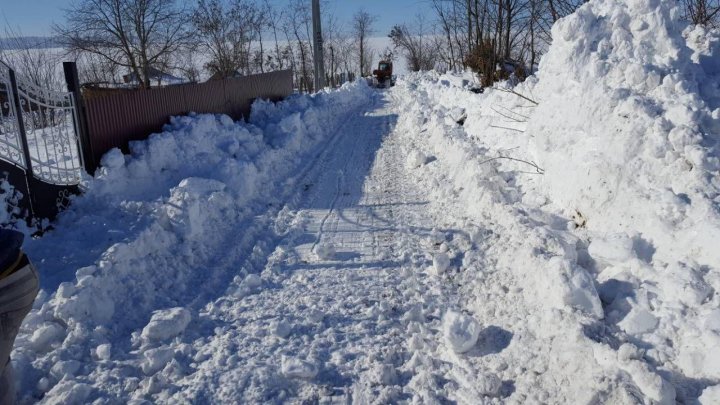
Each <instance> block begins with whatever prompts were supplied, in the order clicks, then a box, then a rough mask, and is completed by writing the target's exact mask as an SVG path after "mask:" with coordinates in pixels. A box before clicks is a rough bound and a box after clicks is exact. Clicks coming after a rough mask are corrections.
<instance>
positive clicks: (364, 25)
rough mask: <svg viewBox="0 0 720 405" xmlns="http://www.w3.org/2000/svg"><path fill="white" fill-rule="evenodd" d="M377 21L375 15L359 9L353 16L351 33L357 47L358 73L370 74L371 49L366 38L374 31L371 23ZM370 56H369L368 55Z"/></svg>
mask: <svg viewBox="0 0 720 405" xmlns="http://www.w3.org/2000/svg"><path fill="white" fill-rule="evenodd" d="M376 22H377V16H374V15H372V14H370V13H368V12H367V11H365V10H363V9H361V10H359V11H358V12H357V13H355V15H354V16H353V34H354V36H355V42H356V43H357V49H358V60H359V68H360V75H362V76H367V75H369V74H370V65H371V64H372V51H371V50H370V46H369V44H368V38H369V37H370V36H371V35H372V34H373V33H374V32H375V31H374V29H373V25H374V24H375V23H376ZM368 56H370V57H368Z"/></svg>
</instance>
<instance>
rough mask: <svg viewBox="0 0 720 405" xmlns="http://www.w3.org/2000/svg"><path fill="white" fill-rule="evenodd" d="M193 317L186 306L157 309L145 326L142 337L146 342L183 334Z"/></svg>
mask: <svg viewBox="0 0 720 405" xmlns="http://www.w3.org/2000/svg"><path fill="white" fill-rule="evenodd" d="M191 319H192V317H191V315H190V311H188V310H187V309H185V308H179V307H178V308H170V309H164V310H159V311H155V312H154V313H153V315H152V317H151V318H150V322H149V323H148V324H147V326H145V328H143V330H142V334H141V337H142V338H143V340H145V341H146V342H159V341H164V340H167V339H170V338H173V337H175V336H178V335H179V334H181V333H182V332H183V331H184V330H185V328H187V326H188V324H190V320H191Z"/></svg>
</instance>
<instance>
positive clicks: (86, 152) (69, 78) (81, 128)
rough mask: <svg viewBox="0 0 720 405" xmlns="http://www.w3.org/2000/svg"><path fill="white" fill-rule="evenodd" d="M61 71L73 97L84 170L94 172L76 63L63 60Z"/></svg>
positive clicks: (92, 155)
mask: <svg viewBox="0 0 720 405" xmlns="http://www.w3.org/2000/svg"><path fill="white" fill-rule="evenodd" d="M63 71H64V72H65V83H67V88H68V91H69V92H71V93H72V94H73V98H74V99H75V106H74V108H75V112H76V114H75V116H76V117H77V120H78V122H76V123H75V127H76V128H77V131H78V137H79V138H80V153H81V154H82V160H83V162H84V166H85V171H86V172H87V173H89V174H90V175H93V174H94V173H95V169H97V162H96V161H95V154H94V153H93V145H92V138H91V136H90V133H89V131H88V124H87V110H86V109H85V103H84V100H83V98H82V93H81V91H80V80H79V79H78V71H77V65H76V64H75V62H63Z"/></svg>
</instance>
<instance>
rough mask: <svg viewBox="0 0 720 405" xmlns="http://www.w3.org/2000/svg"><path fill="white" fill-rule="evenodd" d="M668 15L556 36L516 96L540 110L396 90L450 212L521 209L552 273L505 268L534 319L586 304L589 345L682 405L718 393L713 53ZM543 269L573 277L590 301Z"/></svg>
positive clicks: (603, 1) (414, 79) (670, 10)
mask: <svg viewBox="0 0 720 405" xmlns="http://www.w3.org/2000/svg"><path fill="white" fill-rule="evenodd" d="M675 5H676V3H675V2H672V1H658V0H632V1H614V0H597V1H591V2H589V3H588V4H586V5H584V6H583V7H581V8H580V9H579V10H578V11H577V13H575V14H574V15H571V16H569V17H567V18H565V19H563V20H562V21H560V22H559V23H558V24H557V25H556V26H555V27H554V29H553V44H552V46H551V48H550V50H549V52H548V54H547V55H546V56H545V57H544V59H543V61H542V63H541V65H540V71H539V73H538V76H537V77H531V78H530V79H528V81H526V82H525V83H523V84H521V85H519V86H517V87H516V88H515V91H517V92H518V93H520V94H523V95H525V96H527V97H529V98H531V99H533V100H535V101H537V102H538V105H535V104H533V103H531V102H529V101H527V100H524V99H522V98H520V97H518V96H516V95H513V94H510V93H507V92H502V91H498V90H489V91H487V92H486V93H485V94H483V95H474V94H471V93H469V92H468V91H467V90H466V89H464V88H463V86H464V85H463V80H462V78H458V77H454V76H452V75H448V76H437V75H434V74H426V75H418V76H410V77H409V78H408V80H406V81H404V82H401V83H400V85H399V88H400V89H401V90H407V91H410V92H413V93H414V94H416V95H417V96H416V100H415V101H413V102H411V103H410V104H408V105H406V106H405V107H406V108H409V109H414V110H417V111H418V112H417V116H418V118H417V120H418V122H417V123H416V124H417V125H424V126H425V127H426V128H425V131H427V137H428V139H429V141H430V144H431V145H434V147H433V149H432V150H430V151H423V152H424V153H435V155H436V156H437V157H438V159H439V160H440V161H442V158H443V157H444V158H445V159H451V160H454V161H456V163H454V165H456V169H455V170H452V171H451V174H449V176H448V180H449V182H448V184H449V185H448V186H447V187H449V188H450V189H449V190H448V191H446V193H448V198H460V199H462V200H463V201H466V204H467V206H468V209H469V210H470V212H475V214H476V215H477V214H482V215H484V216H486V217H488V218H494V217H499V215H500V214H499V213H498V212H493V213H492V214H491V213H489V212H487V211H488V207H490V206H491V205H488V204H487V201H489V200H490V201H492V202H493V203H494V204H497V203H499V204H505V205H506V206H510V207H515V209H516V211H515V212H514V214H513V215H514V216H517V218H515V219H514V221H520V222H521V223H522V224H523V225H522V226H521V227H516V229H515V230H516V231H521V232H524V233H525V234H526V235H527V238H528V239H531V238H535V241H536V242H537V243H538V244H539V246H542V245H545V246H544V247H543V248H542V250H541V251H540V252H539V253H541V254H545V255H550V256H552V257H556V258H554V259H552V260H551V261H547V262H545V263H543V262H542V260H541V261H539V262H535V261H533V262H530V261H528V260H527V259H516V260H515V261H513V260H512V259H507V260H506V262H507V263H508V264H509V265H512V266H511V267H513V266H514V268H515V270H513V271H516V272H518V273H521V274H522V273H524V272H528V275H527V276H528V277H531V279H532V280H536V281H537V285H538V286H541V288H540V289H539V290H540V291H539V292H538V294H539V295H540V297H539V298H538V302H539V306H540V308H542V307H547V306H550V307H553V306H554V307H557V308H562V307H563V306H565V307H569V308H575V309H582V308H583V306H579V305H577V303H580V302H585V303H591V302H596V301H595V299H596V298H594V294H593V293H592V292H593V290H594V291H596V294H597V297H599V299H600V302H601V304H602V306H601V312H602V314H601V315H602V318H603V321H602V322H603V325H604V326H603V328H602V329H593V330H595V331H596V332H598V331H599V332H598V333H590V334H589V336H590V337H592V339H594V340H597V341H598V342H601V343H603V344H604V345H605V347H606V348H607V347H608V346H607V345H609V347H610V348H612V350H615V351H617V355H618V358H619V359H628V358H631V359H639V360H641V362H643V363H645V365H643V367H649V370H651V371H652V372H653V373H655V375H656V376H662V378H663V379H664V380H665V381H666V382H669V383H670V384H671V385H672V386H674V387H675V390H676V395H677V399H678V400H680V401H686V402H691V401H693V400H694V399H696V398H698V397H699V396H700V394H701V393H702V392H703V390H706V391H708V392H710V391H709V390H711V388H709V387H711V386H713V385H714V384H717V383H718V382H719V381H720V369H719V368H718V366H717V365H718V364H720V359H719V358H718V357H717V353H720V328H718V316H719V315H720V312H718V310H717V308H718V307H720V296H719V295H718V294H717V291H718V289H720V249H718V248H717V247H718V241H720V213H719V211H720V164H719V162H720V161H719V155H720V153H719V141H720V126H719V125H720V121H718V118H720V109H718V107H720V88H719V86H720V85H719V80H720V79H719V77H720V76H719V74H720V68H719V66H720V39H719V36H718V33H717V32H710V31H706V30H704V29H702V28H699V27H688V26H687V25H686V24H685V23H683V22H681V21H679V19H678V16H679V13H678V10H677V9H676V8H675ZM505 86H506V84H501V85H500V87H505ZM428 109H429V110H431V111H430V112H427V113H424V112H422V111H423V110H428ZM462 116H467V118H466V119H465V120H464V124H463V125H462V128H460V126H459V125H458V124H456V122H457V121H461V120H459V119H458V117H462ZM423 117H424V118H423ZM466 134H467V135H469V136H470V137H471V138H472V139H471V140H469V139H467V137H466ZM503 156H504V157H512V158H516V159H522V160H525V161H527V162H536V163H537V164H538V166H539V167H540V168H542V169H543V172H544V174H543V175H538V174H537V172H536V170H535V169H536V168H535V167H533V166H531V165H529V164H527V163H524V162H520V161H517V160H510V159H504V158H500V159H497V158H498V157H503ZM448 164H449V165H451V167H452V165H453V164H451V163H448ZM468 166H469V167H470V168H468ZM453 184H454V186H453ZM443 188H446V186H445V185H444V184H441V185H440V186H439V188H438V192H441V191H440V190H442V189H443ZM473 189H475V190H476V191H472V190H473ZM480 190H482V191H480ZM493 200H494V201H493ZM523 217H524V219H523ZM508 218H512V217H508ZM528 226H529V229H528ZM566 230H569V231H570V232H566ZM513 243H515V242H513ZM548 244H549V246H554V247H553V248H552V249H548ZM520 248H521V247H520V246H518V247H516V249H515V250H512V251H517V252H518V255H517V256H519V257H523V256H522V255H521V254H520V252H521V251H520ZM543 250H544V251H543ZM510 252H511V250H508V254H510ZM537 253H538V252H535V255H537ZM534 260H537V259H534ZM552 262H554V263H555V264H556V265H559V264H562V263H564V265H567V264H568V263H569V264H570V266H571V267H570V268H571V269H572V268H573V267H572V266H578V267H579V268H580V270H578V271H579V272H580V273H582V272H585V273H586V274H589V275H590V276H591V277H592V278H593V280H592V284H593V286H592V288H590V286H588V285H587V283H586V282H583V281H582V280H581V279H578V280H580V282H579V283H575V282H573V281H572V280H573V277H569V276H568V274H567V270H566V271H565V273H563V272H562V271H560V272H559V271H558V266H555V265H553V264H552ZM513 263H514V265H513ZM533 265H535V266H537V272H538V274H536V272H535V270H534V269H533V271H530V270H527V269H526V267H528V266H533ZM556 276H557V277H556ZM536 277H537V278H536ZM562 289H566V291H567V292H569V293H570V294H569V295H568V294H567V293H566V294H558V292H560V291H561V290H562ZM582 291H585V293H584V294H583V295H580V296H576V297H577V299H578V300H577V301H573V300H572V297H573V296H574V295H573V292H582ZM583 297H585V298H583ZM587 297H590V300H589V301H588V298H587ZM543 298H544V300H543ZM553 300H555V301H554V302H555V304H553ZM574 303H575V304H574ZM594 307H595V306H594V305H589V306H585V308H586V309H588V308H594ZM586 312H589V313H592V311H586ZM583 322H584V321H583ZM565 327H567V325H565ZM593 328H595V327H593ZM626 345H629V346H626ZM630 349H632V350H630ZM594 350H596V351H598V350H600V349H598V348H597V347H595V349H594ZM603 350H604V349H603ZM630 352H632V353H634V354H632V356H630V357H628V356H627V353H630ZM623 353H625V354H623ZM596 356H597V353H596ZM600 357H602V356H600ZM598 364H602V361H600V362H599V363H598ZM623 364H625V363H623V361H622V360H621V362H620V368H623V367H625V366H624V365H623ZM633 368H636V367H635V366H633ZM625 372H628V373H630V374H632V372H631V371H628V370H625ZM653 378H655V377H653ZM657 378H659V377H657ZM634 380H635V384H637V385H638V387H639V388H640V389H641V391H642V392H643V393H644V395H645V396H650V394H649V393H650V392H651V391H653V390H652V389H651V390H647V389H646V388H647V387H645V388H643V383H642V380H645V378H644V377H638V378H637V379H635V378H634ZM648 381H649V380H648ZM655 387H656V389H657V390H656V391H657V392H664V393H665V394H663V395H664V396H663V398H667V396H670V393H671V391H669V390H665V388H663V389H661V388H660V387H664V385H662V384H660V385H657V384H656V385H655ZM666 388H667V387H666ZM658 390H659V391H658ZM708 395H709V394H708Z"/></svg>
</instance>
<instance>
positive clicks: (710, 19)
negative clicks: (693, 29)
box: [682, 0, 720, 28]
mask: <svg viewBox="0 0 720 405" xmlns="http://www.w3.org/2000/svg"><path fill="white" fill-rule="evenodd" d="M682 7H683V11H684V13H685V18H686V19H687V20H688V21H690V22H691V23H693V24H701V25H708V26H710V27H713V28H717V27H718V26H719V25H720V24H719V23H720V18H719V17H720V15H719V14H718V13H719V12H720V0H682Z"/></svg>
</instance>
